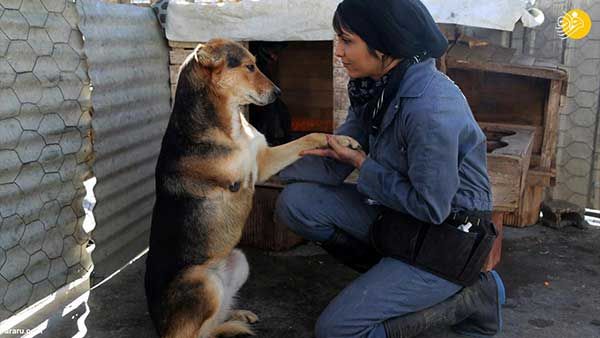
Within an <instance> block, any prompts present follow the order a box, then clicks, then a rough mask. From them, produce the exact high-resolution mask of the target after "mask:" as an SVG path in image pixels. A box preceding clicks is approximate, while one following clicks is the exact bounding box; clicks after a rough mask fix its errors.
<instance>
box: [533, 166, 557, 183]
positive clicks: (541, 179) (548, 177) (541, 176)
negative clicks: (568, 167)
mask: <svg viewBox="0 0 600 338" xmlns="http://www.w3.org/2000/svg"><path fill="white" fill-rule="evenodd" d="M554 177H556V170H555V169H553V170H550V171H544V170H542V169H540V168H532V169H529V172H528V173H527V185H528V186H540V187H549V186H551V184H552V179H553V178H554Z"/></svg>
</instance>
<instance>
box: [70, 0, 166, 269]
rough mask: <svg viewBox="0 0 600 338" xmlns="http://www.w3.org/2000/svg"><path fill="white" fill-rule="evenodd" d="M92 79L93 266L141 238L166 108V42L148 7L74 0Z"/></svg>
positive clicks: (147, 222) (146, 226) (146, 222)
mask: <svg viewBox="0 0 600 338" xmlns="http://www.w3.org/2000/svg"><path fill="white" fill-rule="evenodd" d="M77 9H78V12H79V14H80V16H81V21H80V26H79V27H80V29H81V31H82V33H83V36H84V38H85V44H84V51H85V54H86V56H87V59H88V64H89V67H90V69H89V74H90V78H91V81H92V85H93V88H94V89H93V92H92V103H93V107H94V118H93V122H92V126H93V129H94V133H95V138H94V150H95V154H96V162H95V165H94V172H95V174H96V177H97V179H98V183H97V185H96V188H95V195H96V200H97V205H96V207H95V209H94V215H95V218H96V229H95V230H94V232H93V235H92V236H93V238H94V239H95V241H96V243H97V245H96V250H95V252H94V262H95V263H96V265H98V263H100V265H102V260H103V259H105V258H106V257H108V256H109V255H112V254H114V253H117V252H118V251H120V250H121V249H123V248H124V247H126V246H128V244H130V243H132V242H134V241H140V240H142V241H144V240H145V238H147V237H146V235H147V231H148V230H149V227H150V219H151V217H150V216H151V212H152V206H153V203H154V167H155V163H156V159H157V157H158V153H159V151H160V142H161V139H162V135H163V133H164V130H165V128H166V124H167V122H168V118H169V114H170V89H169V68H168V66H169V60H168V55H169V54H168V48H167V44H166V41H165V40H164V37H163V33H162V30H161V28H160V26H159V24H158V22H157V20H156V18H155V16H154V14H153V12H152V10H151V9H149V8H139V7H135V6H129V5H113V4H107V3H102V2H100V1H92V0H81V1H79V2H78V6H77Z"/></svg>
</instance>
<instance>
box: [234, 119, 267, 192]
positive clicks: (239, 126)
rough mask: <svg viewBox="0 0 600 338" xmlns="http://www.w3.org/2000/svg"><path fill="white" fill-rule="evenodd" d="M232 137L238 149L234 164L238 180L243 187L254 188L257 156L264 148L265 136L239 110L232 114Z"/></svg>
mask: <svg viewBox="0 0 600 338" xmlns="http://www.w3.org/2000/svg"><path fill="white" fill-rule="evenodd" d="M231 130H232V138H233V139H234V140H235V143H236V145H237V146H238V149H240V151H239V153H238V156H236V158H237V160H236V162H237V163H236V164H237V167H238V170H237V171H238V172H239V173H240V176H241V177H240V179H241V180H240V181H241V183H242V187H243V188H245V189H252V190H253V189H254V184H255V183H256V180H257V178H258V161H257V157H258V156H259V154H260V152H261V151H262V150H263V149H265V148H266V147H267V146H268V145H267V141H266V139H265V136H264V135H263V134H261V133H260V132H259V131H258V130H256V129H255V128H254V127H253V126H252V125H251V124H250V123H249V122H248V121H247V120H246V118H245V117H244V115H243V114H242V113H241V112H239V111H238V112H236V113H234V114H232V128H231Z"/></svg>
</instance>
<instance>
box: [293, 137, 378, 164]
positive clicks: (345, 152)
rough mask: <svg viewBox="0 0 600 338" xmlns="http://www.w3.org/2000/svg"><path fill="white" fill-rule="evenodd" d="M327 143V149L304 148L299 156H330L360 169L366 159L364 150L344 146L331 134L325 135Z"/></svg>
mask: <svg viewBox="0 0 600 338" xmlns="http://www.w3.org/2000/svg"><path fill="white" fill-rule="evenodd" d="M327 144H328V145H329V148H327V149H311V150H304V151H302V152H301V153H300V156H305V155H315V156H321V157H330V158H334V159H336V160H338V161H340V162H343V163H347V164H350V165H352V166H354V167H355V168H358V169H360V167H361V166H362V164H363V162H364V161H365V160H366V159H367V154H365V152H364V151H362V150H354V149H352V148H348V147H344V146H343V145H341V144H340V143H339V142H338V141H337V140H336V139H335V137H334V136H332V135H327Z"/></svg>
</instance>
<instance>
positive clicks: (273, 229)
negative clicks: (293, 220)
mask: <svg viewBox="0 0 600 338" xmlns="http://www.w3.org/2000/svg"><path fill="white" fill-rule="evenodd" d="M280 192H281V188H278V187H269V186H257V187H256V192H255V194H254V200H253V207H252V211H251V212H250V215H249V216H248V220H247V222H246V225H245V227H244V231H243V233H242V238H241V240H240V244H241V245H247V246H251V247H255V248H259V249H263V250H273V251H281V250H287V249H290V248H292V247H294V246H296V245H298V244H300V243H302V242H303V239H302V238H301V237H300V236H298V235H296V234H294V233H293V232H291V231H290V230H289V229H288V227H287V226H286V225H285V224H282V223H279V222H278V221H277V220H276V219H275V217H274V214H273V211H274V210H275V202H276V201H277V197H278V196H279V193H280Z"/></svg>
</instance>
